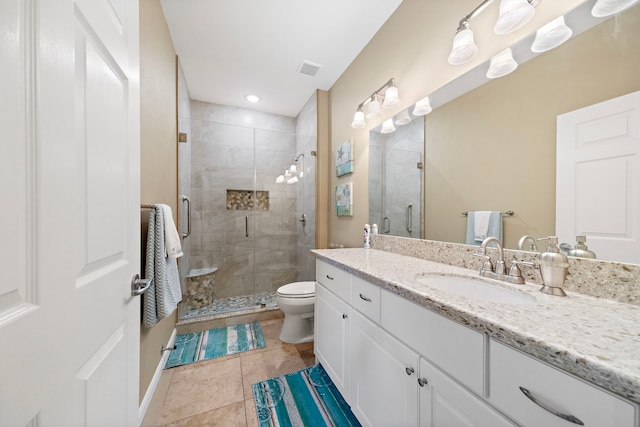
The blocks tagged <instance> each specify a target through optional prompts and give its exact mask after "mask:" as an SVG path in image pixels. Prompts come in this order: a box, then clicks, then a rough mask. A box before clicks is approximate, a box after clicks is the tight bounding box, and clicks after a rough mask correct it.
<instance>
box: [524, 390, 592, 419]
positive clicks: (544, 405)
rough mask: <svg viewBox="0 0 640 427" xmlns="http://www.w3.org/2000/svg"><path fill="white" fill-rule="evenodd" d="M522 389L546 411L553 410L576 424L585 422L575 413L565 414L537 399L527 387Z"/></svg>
mask: <svg viewBox="0 0 640 427" xmlns="http://www.w3.org/2000/svg"><path fill="white" fill-rule="evenodd" d="M520 391H521V392H522V393H523V394H524V395H525V396H527V397H528V398H529V400H531V401H532V402H533V403H535V404H536V405H538V406H539V407H541V408H542V409H544V410H545V411H547V412H551V413H552V414H553V415H555V416H556V417H560V418H562V419H563V420H567V421H569V422H572V423H574V424H578V425H581V426H583V425H584V423H583V422H582V421H580V420H579V419H578V418H576V417H574V416H573V415H567V414H563V413H562V412H560V411H558V410H557V409H555V408H552V407H551V406H549V405H547V404H546V403H544V402H542V401H540V400H538V399H536V398H535V397H533V395H532V394H531V392H530V391H529V390H527V389H526V388H524V387H520Z"/></svg>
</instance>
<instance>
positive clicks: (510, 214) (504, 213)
mask: <svg viewBox="0 0 640 427" xmlns="http://www.w3.org/2000/svg"><path fill="white" fill-rule="evenodd" d="M500 213H501V214H502V216H513V215H514V214H515V212H514V211H506V212H500ZM462 215H464V216H467V215H469V212H468V211H467V212H462Z"/></svg>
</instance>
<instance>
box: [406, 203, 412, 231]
mask: <svg viewBox="0 0 640 427" xmlns="http://www.w3.org/2000/svg"><path fill="white" fill-rule="evenodd" d="M406 229H407V231H408V232H409V233H411V232H412V231H413V203H409V204H408V205H407V218H406Z"/></svg>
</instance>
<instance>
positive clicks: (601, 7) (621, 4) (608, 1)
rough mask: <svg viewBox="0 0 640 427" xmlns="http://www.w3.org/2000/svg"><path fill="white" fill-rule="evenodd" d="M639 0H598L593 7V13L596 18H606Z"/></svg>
mask: <svg viewBox="0 0 640 427" xmlns="http://www.w3.org/2000/svg"><path fill="white" fill-rule="evenodd" d="M637 1H638V0H598V1H597V2H596V4H594V5H593V9H591V14H592V15H593V16H595V17H596V18H604V17H605V16H609V15H613V14H615V13H618V12H621V11H623V10H624V9H626V8H628V7H629V6H631V5H632V4H634V3H635V2H637Z"/></svg>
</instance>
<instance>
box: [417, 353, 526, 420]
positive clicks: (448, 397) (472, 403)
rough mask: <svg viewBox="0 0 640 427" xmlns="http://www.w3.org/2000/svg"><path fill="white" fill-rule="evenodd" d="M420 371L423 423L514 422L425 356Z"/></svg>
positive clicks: (421, 418) (421, 360)
mask: <svg viewBox="0 0 640 427" xmlns="http://www.w3.org/2000/svg"><path fill="white" fill-rule="evenodd" d="M419 372H420V374H419V378H418V381H419V385H420V410H419V413H420V426H421V427H443V426H444V427H452V426H486V427H509V426H513V425H514V424H513V423H512V422H511V421H509V420H507V419H506V418H505V417H503V416H502V415H501V414H500V413H498V412H497V411H496V410H495V409H493V408H491V407H490V406H489V405H487V404H486V403H485V402H484V401H483V400H482V399H479V398H478V397H477V396H475V395H474V394H473V393H471V392H469V391H468V390H467V389H465V388H464V387H462V386H461V385H460V384H458V383H457V382H455V381H453V380H452V379H451V378H449V377H448V376H447V375H445V374H444V373H443V372H442V371H441V370H439V369H438V368H436V367H435V366H433V365H432V364H431V363H429V362H428V361H426V360H425V359H422V358H421V359H420V371H419Z"/></svg>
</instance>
